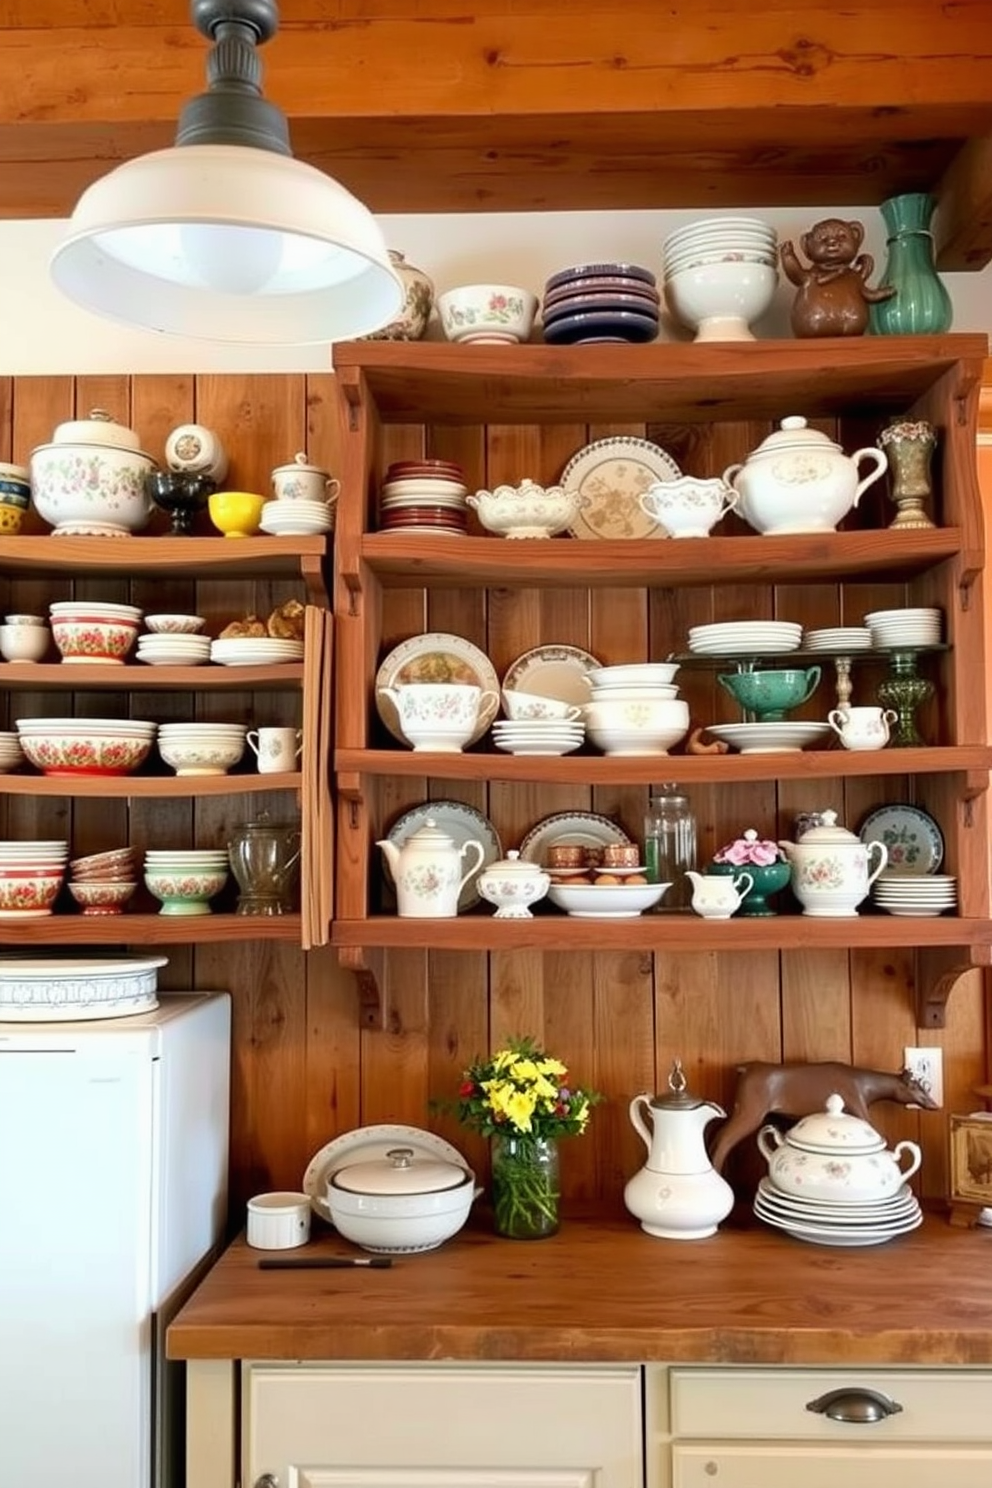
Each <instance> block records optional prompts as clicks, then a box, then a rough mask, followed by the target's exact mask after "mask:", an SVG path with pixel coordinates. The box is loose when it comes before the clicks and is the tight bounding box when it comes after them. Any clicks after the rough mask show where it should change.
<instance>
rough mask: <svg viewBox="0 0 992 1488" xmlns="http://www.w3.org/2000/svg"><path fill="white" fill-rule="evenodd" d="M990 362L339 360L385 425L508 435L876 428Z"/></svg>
mask: <svg viewBox="0 0 992 1488" xmlns="http://www.w3.org/2000/svg"><path fill="white" fill-rule="evenodd" d="M987 355H988V338H987V337H986V336H981V335H961V334H958V335H947V336H865V337H863V338H861V339H858V338H852V337H847V338H845V337H831V338H824V339H821V340H812V341H811V340H806V341H802V340H789V341H747V342H743V341H742V342H721V343H719V344H705V343H703V344H696V343H691V344H688V345H685V344H682V343H678V344H674V343H657V342H656V343H654V344H652V345H649V346H611V345H604V346H577V347H567V346H545V345H543V344H537V343H532V344H529V345H525V346H499V347H489V346H484V345H480V346H472V347H463V346H454V345H450V344H447V343H433V342H422V341H415V342H409V343H404V344H403V346H402V347H400V348H398V347H397V345H396V344H395V343H393V342H388V341H381V342H375V341H370V342H353V341H352V342H344V343H342V344H340V345H338V346H336V347H335V348H334V366H335V370H336V372H337V375H338V379H339V383H340V387H341V391H342V393H343V395H344V397H345V398H346V399H347V400H348V402H349V403H350V404H351V406H352V407H353V408H356V409H357V408H360V407H362V406H363V405H364V404H365V403H366V401H368V400H371V401H372V402H374V404H375V408H376V413H377V417H378V418H380V419H381V420H382V421H383V422H385V423H423V422H427V423H433V424H462V423H463V424H472V423H477V422H478V419H479V412H480V409H481V408H485V407H489V408H492V409H493V410H496V409H498V417H499V422H500V423H501V424H514V423H523V424H535V423H541V424H551V425H553V424H565V423H576V422H580V423H601V424H609V423H645V422H646V423H648V424H650V423H652V422H658V421H659V420H662V419H663V420H664V422H665V423H669V424H671V423H707V424H708V423H712V422H714V421H718V420H719V421H730V420H734V421H737V420H747V419H780V418H782V417H783V414H784V412H785V411H786V410H788V409H795V408H800V409H802V411H803V414H804V415H805V416H806V417H807V418H816V417H825V416H828V415H831V414H838V413H843V412H850V411H851V409H852V408H855V407H858V406H869V405H870V407H871V409H872V413H873V415H876V416H881V415H882V414H884V413H885V412H886V411H892V412H904V411H905V409H906V408H907V407H908V406H909V405H911V404H912V403H913V402H914V401H915V400H916V399H917V398H918V397H920V396H921V395H922V394H923V393H925V392H926V391H927V389H929V388H932V387H933V385H934V383H935V382H936V380H937V379H938V378H939V377H940V375H941V374H942V373H943V372H945V371H946V372H950V371H951V370H952V369H953V368H955V367H958V366H959V365H960V363H961V362H962V361H967V360H969V359H974V361H975V362H976V364H977V366H976V381H977V380H980V376H981V365H980V364H981V362H982V361H983V359H984V358H985V357H986V356H987ZM827 536H829V534H827ZM12 541H16V539H12ZM161 541H166V542H167V541H169V539H161ZM194 541H195V539H194ZM253 541H254V539H253ZM710 541H711V542H712V541H714V539H710ZM763 541H768V539H763ZM453 546H459V548H460V545H459V544H455V543H453ZM659 546H660V545H659ZM679 546H680V547H681V546H684V544H683V543H680V544H679Z"/></svg>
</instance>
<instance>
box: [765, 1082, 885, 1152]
mask: <svg viewBox="0 0 992 1488" xmlns="http://www.w3.org/2000/svg"><path fill="white" fill-rule="evenodd" d="M785 1140H786V1142H787V1143H788V1145H789V1146H790V1147H799V1148H801V1149H802V1151H804V1152H881V1151H883V1150H884V1148H885V1138H884V1137H882V1136H880V1135H879V1134H878V1132H877V1131H876V1130H875V1128H874V1127H873V1126H869V1124H868V1122H867V1121H862V1119H861V1117H860V1116H851V1115H850V1114H849V1113H848V1112H846V1111H845V1110H844V1102H843V1100H842V1099H841V1097H840V1096H839V1095H836V1094H834V1095H828V1096H827V1108H826V1110H825V1111H816V1112H815V1113H814V1114H813V1115H812V1116H804V1117H803V1118H802V1120H801V1121H797V1122H796V1124H795V1126H794V1127H792V1129H791V1130H790V1131H788V1132H787V1133H786V1137H785Z"/></svg>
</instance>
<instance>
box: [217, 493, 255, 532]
mask: <svg viewBox="0 0 992 1488" xmlns="http://www.w3.org/2000/svg"><path fill="white" fill-rule="evenodd" d="M265 500H266V498H265V497H264V496H256V495H255V494H254V493H253V492H251V491H215V492H214V494H213V495H212V496H210V497H208V499H207V511H208V512H209V514H210V520H211V522H213V524H214V526H215V527H216V528H217V531H218V532H223V534H224V536H225V537H251V536H252V534H253V533H255V532H257V531H258V522H259V518H260V517H261V515H262V510H263V508H264V506H265Z"/></svg>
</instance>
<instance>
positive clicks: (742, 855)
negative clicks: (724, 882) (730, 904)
mask: <svg viewBox="0 0 992 1488" xmlns="http://www.w3.org/2000/svg"><path fill="white" fill-rule="evenodd" d="M742 868H746V869H747V871H748V873H749V874H750V875H751V878H752V879H753V880H754V883H753V886H752V888H751V891H750V893H749V894H747V896H746V897H745V898H744V899H743V900H742V901H741V906H740V908H739V909H738V910H737V915H738V917H741V918H743V916H745V915H748V916H753V915H773V914H777V913H778V911H777V910H775V909H773V908H772V906H771V905H770V904H769V903H768V900H769V898H770V896H771V895H772V894H778V893H780V892H781V890H782V889H784V888H785V887H786V885H787V884H788V882H789V880H790V878H791V877H792V868H791V865H790V864H789V863H788V861H787V860H786V857H785V854H784V853H783V851H782V849H781V848H780V847H779V845H778V843H777V842H770V841H769V840H768V839H767V838H761V837H759V836H758V834H757V832H756V831H755V830H754V828H753V827H748V829H747V831H746V832H745V833H744V835H743V836H742V837H737V838H735V839H734V841H733V842H728V843H727V844H726V846H724V847H721V848H720V851H719V852H717V853H714V855H713V859H712V861H711V862H710V863H708V864H707V866H706V872H707V873H716V874H727V873H729V874H734V873H739V872H740V871H741V869H742Z"/></svg>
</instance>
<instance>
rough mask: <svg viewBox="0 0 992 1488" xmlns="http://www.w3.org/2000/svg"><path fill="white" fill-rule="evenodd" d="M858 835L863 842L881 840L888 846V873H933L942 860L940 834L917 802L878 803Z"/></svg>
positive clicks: (886, 870)
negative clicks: (911, 803)
mask: <svg viewBox="0 0 992 1488" xmlns="http://www.w3.org/2000/svg"><path fill="white" fill-rule="evenodd" d="M858 836H859V837H860V838H861V841H862V842H863V843H865V845H866V846H867V844H868V843H869V842H881V843H883V844H884V845H885V847H887V848H888V851H889V858H888V862H887V863H886V865H885V872H886V873H887V874H889V875H894V874H925V873H936V872H937V869H938V868H939V867H940V865H941V863H942V862H943V861H944V834H943V833H942V832H941V830H940V828H939V827H938V825H937V823H936V822H935V821H934V819H933V817H932V816H931V815H930V814H929V812H927V811H922V810H921V809H920V807H919V806H908V805H904V804H893V805H891V806H880V807H879V808H878V810H877V811H872V812H870V813H869V815H868V816H866V817H865V819H864V821H863V822H862V823H861V830H860V832H859V833H858Z"/></svg>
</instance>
